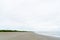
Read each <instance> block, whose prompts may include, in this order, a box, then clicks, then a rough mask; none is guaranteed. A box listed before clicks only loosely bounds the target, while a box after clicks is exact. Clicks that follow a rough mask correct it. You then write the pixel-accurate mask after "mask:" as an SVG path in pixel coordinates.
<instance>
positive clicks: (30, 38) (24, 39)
mask: <svg viewBox="0 0 60 40" xmlns="http://www.w3.org/2000/svg"><path fill="white" fill-rule="evenodd" d="M0 40H60V38H55V37H50V36H44V35H38V34H35V33H34V32H0Z"/></svg>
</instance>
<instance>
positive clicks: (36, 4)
mask: <svg viewBox="0 0 60 40" xmlns="http://www.w3.org/2000/svg"><path fill="white" fill-rule="evenodd" d="M0 29H17V30H28V31H57V30H59V29H60V0H0Z"/></svg>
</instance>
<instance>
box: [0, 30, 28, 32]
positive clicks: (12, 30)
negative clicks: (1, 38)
mask: <svg viewBox="0 0 60 40" xmlns="http://www.w3.org/2000/svg"><path fill="white" fill-rule="evenodd" d="M0 32H27V31H18V30H0Z"/></svg>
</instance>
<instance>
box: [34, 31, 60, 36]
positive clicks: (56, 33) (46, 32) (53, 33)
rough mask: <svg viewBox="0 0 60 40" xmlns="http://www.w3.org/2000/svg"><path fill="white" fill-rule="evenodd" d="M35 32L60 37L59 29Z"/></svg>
mask: <svg viewBox="0 0 60 40" xmlns="http://www.w3.org/2000/svg"><path fill="white" fill-rule="evenodd" d="M35 33H37V34H41V35H46V36H54V37H60V31H37V32H35Z"/></svg>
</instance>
